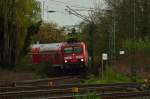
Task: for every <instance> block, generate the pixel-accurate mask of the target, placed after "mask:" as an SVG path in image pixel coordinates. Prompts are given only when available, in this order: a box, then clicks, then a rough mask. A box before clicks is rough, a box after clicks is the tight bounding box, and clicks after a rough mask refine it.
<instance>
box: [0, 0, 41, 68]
mask: <svg viewBox="0 0 150 99" xmlns="http://www.w3.org/2000/svg"><path fill="white" fill-rule="evenodd" d="M0 8H1V11H0V23H1V24H0V64H1V65H6V66H8V65H11V64H12V65H15V64H17V63H18V61H19V59H20V57H21V51H22V48H23V46H24V44H25V38H26V36H27V34H28V33H27V30H28V28H29V27H30V26H31V25H32V24H36V23H37V22H38V21H39V20H40V4H39V2H37V1H36V0H5V1H4V0H0Z"/></svg>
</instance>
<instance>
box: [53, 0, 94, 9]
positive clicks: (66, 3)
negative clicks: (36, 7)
mask: <svg viewBox="0 0 150 99" xmlns="http://www.w3.org/2000/svg"><path fill="white" fill-rule="evenodd" d="M51 1H53V2H56V3H59V4H63V5H65V6H66V5H69V6H70V7H75V8H82V9H83V8H84V9H92V8H90V7H85V6H82V5H78V4H70V3H68V2H63V1H59V0H51ZM93 9H94V8H93Z"/></svg>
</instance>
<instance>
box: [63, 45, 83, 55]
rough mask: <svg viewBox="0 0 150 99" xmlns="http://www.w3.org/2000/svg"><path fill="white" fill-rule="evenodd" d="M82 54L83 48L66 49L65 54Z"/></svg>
mask: <svg viewBox="0 0 150 99" xmlns="http://www.w3.org/2000/svg"><path fill="white" fill-rule="evenodd" d="M81 52H82V48H81V47H67V48H64V53H65V54H72V53H81Z"/></svg>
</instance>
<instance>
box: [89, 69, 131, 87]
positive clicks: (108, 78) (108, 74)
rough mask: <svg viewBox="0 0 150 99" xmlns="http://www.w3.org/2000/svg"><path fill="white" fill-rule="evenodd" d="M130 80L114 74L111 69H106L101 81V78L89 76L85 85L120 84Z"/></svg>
mask: <svg viewBox="0 0 150 99" xmlns="http://www.w3.org/2000/svg"><path fill="white" fill-rule="evenodd" d="M129 81H130V78H129V77H127V76H125V75H122V74H119V73H117V72H115V71H114V70H113V69H112V68H108V69H107V70H106V71H105V73H104V76H103V79H102V78H101V77H97V76H94V75H91V76H90V77H89V80H87V81H86V83H97V84H99V83H104V84H105V83H121V82H129Z"/></svg>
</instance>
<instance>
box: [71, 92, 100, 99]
mask: <svg viewBox="0 0 150 99" xmlns="http://www.w3.org/2000/svg"><path fill="white" fill-rule="evenodd" d="M73 96H74V98H75V99H101V98H100V96H97V95H96V93H95V92H89V93H87V94H86V96H84V97H82V96H80V95H78V94H74V95H73Z"/></svg>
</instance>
